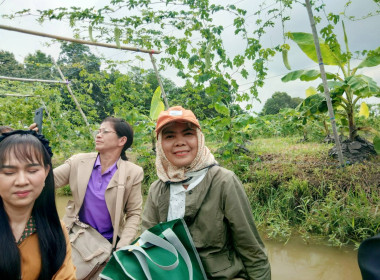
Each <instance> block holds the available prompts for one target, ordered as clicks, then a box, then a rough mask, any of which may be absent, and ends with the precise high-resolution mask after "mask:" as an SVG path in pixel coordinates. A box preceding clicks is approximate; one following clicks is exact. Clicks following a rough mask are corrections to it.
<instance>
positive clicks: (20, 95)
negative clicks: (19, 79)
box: [0, 93, 41, 97]
mask: <svg viewBox="0 0 380 280" xmlns="http://www.w3.org/2000/svg"><path fill="white" fill-rule="evenodd" d="M0 96H12V97H41V96H39V95H29V94H28V95H27V94H11V93H0Z"/></svg>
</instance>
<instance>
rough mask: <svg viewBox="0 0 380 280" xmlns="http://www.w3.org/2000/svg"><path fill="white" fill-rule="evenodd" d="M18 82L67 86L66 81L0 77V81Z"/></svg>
mask: <svg viewBox="0 0 380 280" xmlns="http://www.w3.org/2000/svg"><path fill="white" fill-rule="evenodd" d="M1 79H3V80H10V81H20V82H33V83H34V82H39V83H51V84H67V83H68V82H67V81H54V80H41V79H27V78H15V77H6V76H0V80H1Z"/></svg>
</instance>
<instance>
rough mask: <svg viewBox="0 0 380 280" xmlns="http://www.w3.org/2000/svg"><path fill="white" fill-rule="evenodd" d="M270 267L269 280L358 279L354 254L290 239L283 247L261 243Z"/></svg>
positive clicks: (276, 244)
mask: <svg viewBox="0 0 380 280" xmlns="http://www.w3.org/2000/svg"><path fill="white" fill-rule="evenodd" d="M265 245H266V247H267V250H268V255H269V259H270V263H271V266H272V280H360V279H362V278H361V274H360V270H359V267H358V262H357V251H355V250H354V248H353V247H345V248H341V249H339V248H335V247H328V246H325V245H306V244H304V242H303V241H302V240H301V239H292V240H290V241H289V242H288V243H287V244H286V245H284V244H283V243H278V242H275V241H265Z"/></svg>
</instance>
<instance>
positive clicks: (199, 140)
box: [142, 106, 271, 280]
mask: <svg viewBox="0 0 380 280" xmlns="http://www.w3.org/2000/svg"><path fill="white" fill-rule="evenodd" d="M156 135H157V146H156V148H157V158H156V168H157V175H158V177H159V179H158V180H157V181H156V182H154V183H153V184H152V185H151V187H150V190H149V194H148V198H147V201H146V204H145V207H144V212H143V217H142V228H143V230H145V229H147V228H150V227H152V226H154V225H156V224H157V223H160V222H166V221H170V220H173V219H178V218H183V219H184V220H185V221H186V224H187V226H188V228H189V230H190V233H191V236H192V238H193V241H194V244H195V247H196V248H197V251H198V253H199V256H200V258H201V261H202V264H203V266H204V268H205V271H206V274H207V277H208V278H209V279H260V280H261V279H263V280H264V279H265V280H268V279H271V272H270V265H269V261H268V257H267V254H266V251H265V247H264V244H263V242H262V240H261V238H260V236H259V234H258V232H257V229H256V227H255V224H254V221H253V217H252V213H251V208H250V204H249V201H248V199H247V196H246V194H245V191H244V188H243V186H242V184H241V182H240V181H239V179H238V178H237V177H236V175H235V174H234V173H233V172H232V171H229V170H227V169H224V168H222V167H220V166H218V164H217V162H216V160H215V159H214V156H213V155H212V154H211V152H210V151H209V149H208V148H207V147H206V146H205V140H204V135H203V133H202V132H201V129H200V125H199V122H198V120H197V119H196V117H195V115H194V114H193V112H191V111H190V110H185V109H183V108H182V107H181V106H176V107H172V108H169V109H168V110H167V111H163V112H161V114H160V116H159V117H158V120H157V125H156Z"/></svg>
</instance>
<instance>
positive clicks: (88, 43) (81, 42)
mask: <svg viewBox="0 0 380 280" xmlns="http://www.w3.org/2000/svg"><path fill="white" fill-rule="evenodd" d="M0 29H5V30H9V31H16V32H21V33H26V34H30V35H36V36H41V37H47V38H52V39H56V40H62V41H69V42H73V43H78V44H85V45H92V46H98V47H105V48H111V49H119V50H127V51H134V52H142V53H149V54H159V53H161V52H160V51H156V50H146V49H140V48H135V47H127V46H117V45H113V44H107V43H98V42H92V41H87V40H80V39H74V38H69V37H63V36H58V35H53V34H48V33H43V32H38V31H33V30H27V29H21V28H17V27H12V26H7V25H2V24H0Z"/></svg>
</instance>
